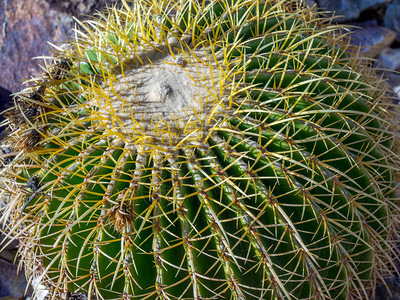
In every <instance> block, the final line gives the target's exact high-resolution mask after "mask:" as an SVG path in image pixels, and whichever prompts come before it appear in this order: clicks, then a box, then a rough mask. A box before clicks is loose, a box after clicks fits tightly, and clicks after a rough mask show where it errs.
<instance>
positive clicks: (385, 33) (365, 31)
mask: <svg viewBox="0 0 400 300" xmlns="http://www.w3.org/2000/svg"><path fill="white" fill-rule="evenodd" d="M395 39H396V32H394V31H393V30H391V29H389V28H385V27H381V26H376V25H367V26H365V27H363V28H362V29H356V30H354V32H353V33H352V34H351V43H352V44H354V45H356V46H361V47H362V50H361V52H362V53H363V55H364V56H367V57H376V56H378V55H379V53H381V51H382V50H383V49H385V48H387V47H389V46H390V45H391V44H392V43H393V42H394V40H395Z"/></svg>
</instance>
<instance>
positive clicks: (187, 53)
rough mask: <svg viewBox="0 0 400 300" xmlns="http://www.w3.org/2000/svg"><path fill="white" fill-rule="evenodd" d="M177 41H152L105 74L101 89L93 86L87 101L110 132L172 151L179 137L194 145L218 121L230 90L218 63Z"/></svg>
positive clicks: (179, 140) (178, 142)
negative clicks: (113, 72)
mask: <svg viewBox="0 0 400 300" xmlns="http://www.w3.org/2000/svg"><path fill="white" fill-rule="evenodd" d="M169 42H171V41H169ZM177 46H180V47H182V46H183V45H182V44H177V42H176V41H175V42H174V41H172V43H168V47H166V46H163V47H160V46H159V45H156V44H155V45H153V47H154V48H155V49H156V50H154V52H153V53H151V52H150V53H147V51H146V50H142V51H143V53H139V54H137V55H136V56H133V58H132V60H133V61H132V62H131V63H130V64H128V65H127V66H125V67H124V70H123V73H122V72H121V74H118V75H116V77H115V78H114V77H112V78H107V79H106V80H105V82H104V90H103V89H101V90H100V91H99V90H98V89H97V87H96V89H93V95H91V104H92V105H94V106H96V107H99V115H100V116H99V119H102V120H104V125H105V128H106V130H109V131H110V135H111V134H112V132H115V131H118V132H119V133H120V134H122V135H123V136H124V137H125V138H126V139H130V142H131V144H132V145H135V147H137V146H139V147H145V148H146V147H153V148H159V149H160V150H161V148H160V147H164V150H165V151H174V150H176V147H177V146H178V145H180V144H182V143H185V144H189V143H191V144H193V145H200V144H201V142H202V141H203V140H205V139H206V137H207V135H209V134H210V130H212V128H214V127H215V126H216V125H217V124H218V125H221V124H220V122H221V120H223V119H224V116H226V115H227V113H228V111H229V100H230V99H229V96H230V95H231V94H230V93H229V92H224V89H227V87H226V85H227V84H228V83H227V82H226V81H227V80H228V78H226V77H227V76H226V75H225V74H224V71H223V66H221V65H219V62H218V61H217V60H216V57H213V56H210V55H207V53H206V52H205V50H204V49H202V48H201V49H200V50H196V49H193V48H189V47H187V49H184V50H182V49H180V51H179V49H178V48H177ZM173 50H175V52H171V51H173ZM180 53H181V54H180ZM121 71H122V70H121ZM228 89H231V87H229V88H228ZM230 112H231V113H233V112H234V110H233V109H230ZM183 140H185V142H183ZM140 141H142V142H143V143H140ZM178 147H179V146H178Z"/></svg>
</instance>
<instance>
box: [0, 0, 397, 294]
mask: <svg viewBox="0 0 400 300" xmlns="http://www.w3.org/2000/svg"><path fill="white" fill-rule="evenodd" d="M209 2H210V3H209ZM122 3H123V7H122V8H121V9H115V8H114V9H110V10H109V12H108V13H107V14H105V15H100V17H99V18H98V19H94V20H91V21H88V22H87V23H79V24H80V29H79V30H77V31H76V37H75V41H74V42H72V43H70V44H68V45H67V46H66V47H64V48H62V49H61V48H60V49H56V50H54V57H53V58H52V59H51V60H50V62H48V63H47V64H46V66H45V70H46V71H45V72H44V74H43V75H42V76H40V77H38V78H35V79H33V80H32V82H34V86H33V87H30V88H28V89H27V90H24V91H22V92H21V93H19V94H17V95H16V98H15V99H16V100H15V103H16V105H15V108H13V109H12V110H10V111H9V112H8V115H7V116H8V119H9V121H8V126H9V128H10V132H9V138H8V139H7V140H6V141H5V143H6V144H7V145H8V149H11V150H7V151H6V150H4V149H3V153H4V154H3V157H4V165H5V166H4V171H3V186H4V189H5V192H7V193H9V194H10V200H9V203H8V205H7V207H6V208H5V209H4V211H3V220H7V225H8V228H9V229H10V231H9V232H10V235H12V236H15V238H18V239H19V240H20V241H21V253H22V256H23V257H24V258H25V260H24V262H25V263H26V265H27V269H31V268H32V267H33V268H34V270H35V271H34V272H30V273H29V276H31V277H32V278H33V277H35V276H43V278H42V279H43V282H44V283H45V284H46V286H47V287H48V288H49V290H50V291H51V292H52V293H53V295H54V296H57V295H59V294H60V293H62V292H71V293H72V292H81V293H85V294H88V295H90V296H91V295H96V296H97V298H103V299H349V298H354V299H356V298H358V299H366V298H367V297H368V295H369V294H370V293H371V291H372V290H373V288H374V285H375V282H376V281H377V280H378V279H379V278H381V277H383V276H385V274H386V273H387V271H389V269H390V262H391V258H393V257H395V256H396V255H397V250H396V248H395V247H394V237H393V236H394V232H393V228H394V227H395V224H396V222H397V221H396V220H397V217H396V216H397V214H398V206H397V201H398V196H397V194H396V192H395V188H396V180H395V169H396V167H397V165H398V161H397V156H396V155H395V154H394V150H393V149H394V134H393V133H392V131H391V124H390V114H389V111H388V109H387V108H388V103H389V100H388V98H387V95H386V93H385V92H386V89H385V88H384V87H381V88H379V87H378V85H377V84H376V83H374V82H372V81H373V80H371V78H370V77H371V76H370V75H369V74H368V69H367V68H365V67H362V66H361V61H362V59H358V58H357V57H354V56H351V55H350V56H349V55H348V54H346V53H347V52H349V51H347V48H346V46H345V43H344V41H343V40H344V39H343V36H342V35H341V34H340V33H338V28H337V27H335V26H333V25H331V24H330V23H329V22H327V23H325V24H323V21H324V20H323V19H318V18H317V17H316V16H314V13H313V12H312V11H310V10H309V9H307V8H302V6H301V5H300V4H298V5H294V3H290V4H289V2H288V1H273V0H269V1H257V0H248V1H237V0H220V1H191V0H190V1H189V0H188V1H174V0H171V1H156V0H154V1H151V0H147V1H145V0H141V1H136V2H132V3H129V4H128V3H126V2H124V1H123V2H122ZM13 156H15V157H13ZM388 266H389V267H388Z"/></svg>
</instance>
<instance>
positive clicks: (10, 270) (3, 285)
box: [0, 259, 27, 298]
mask: <svg viewBox="0 0 400 300" xmlns="http://www.w3.org/2000/svg"><path fill="white" fill-rule="evenodd" d="M0 270H1V272H0V297H6V296H9V297H15V298H23V297H24V296H25V291H26V286H27V282H26V279H25V275H24V273H23V272H18V266H17V265H14V264H12V263H10V262H8V261H6V260H4V259H0Z"/></svg>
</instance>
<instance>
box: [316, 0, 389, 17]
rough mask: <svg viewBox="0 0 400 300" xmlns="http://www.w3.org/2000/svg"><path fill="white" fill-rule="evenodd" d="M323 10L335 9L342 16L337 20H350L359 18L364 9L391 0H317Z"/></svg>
mask: <svg viewBox="0 0 400 300" xmlns="http://www.w3.org/2000/svg"><path fill="white" fill-rule="evenodd" d="M317 2H318V5H319V7H320V8H322V9H323V10H328V11H335V12H336V13H335V15H337V16H340V17H339V18H337V19H336V20H338V21H339V20H340V21H348V20H354V19H357V18H358V17H359V16H360V13H361V12H362V11H363V10H366V9H370V8H374V7H376V6H379V5H381V4H384V3H388V2H390V0H317Z"/></svg>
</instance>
